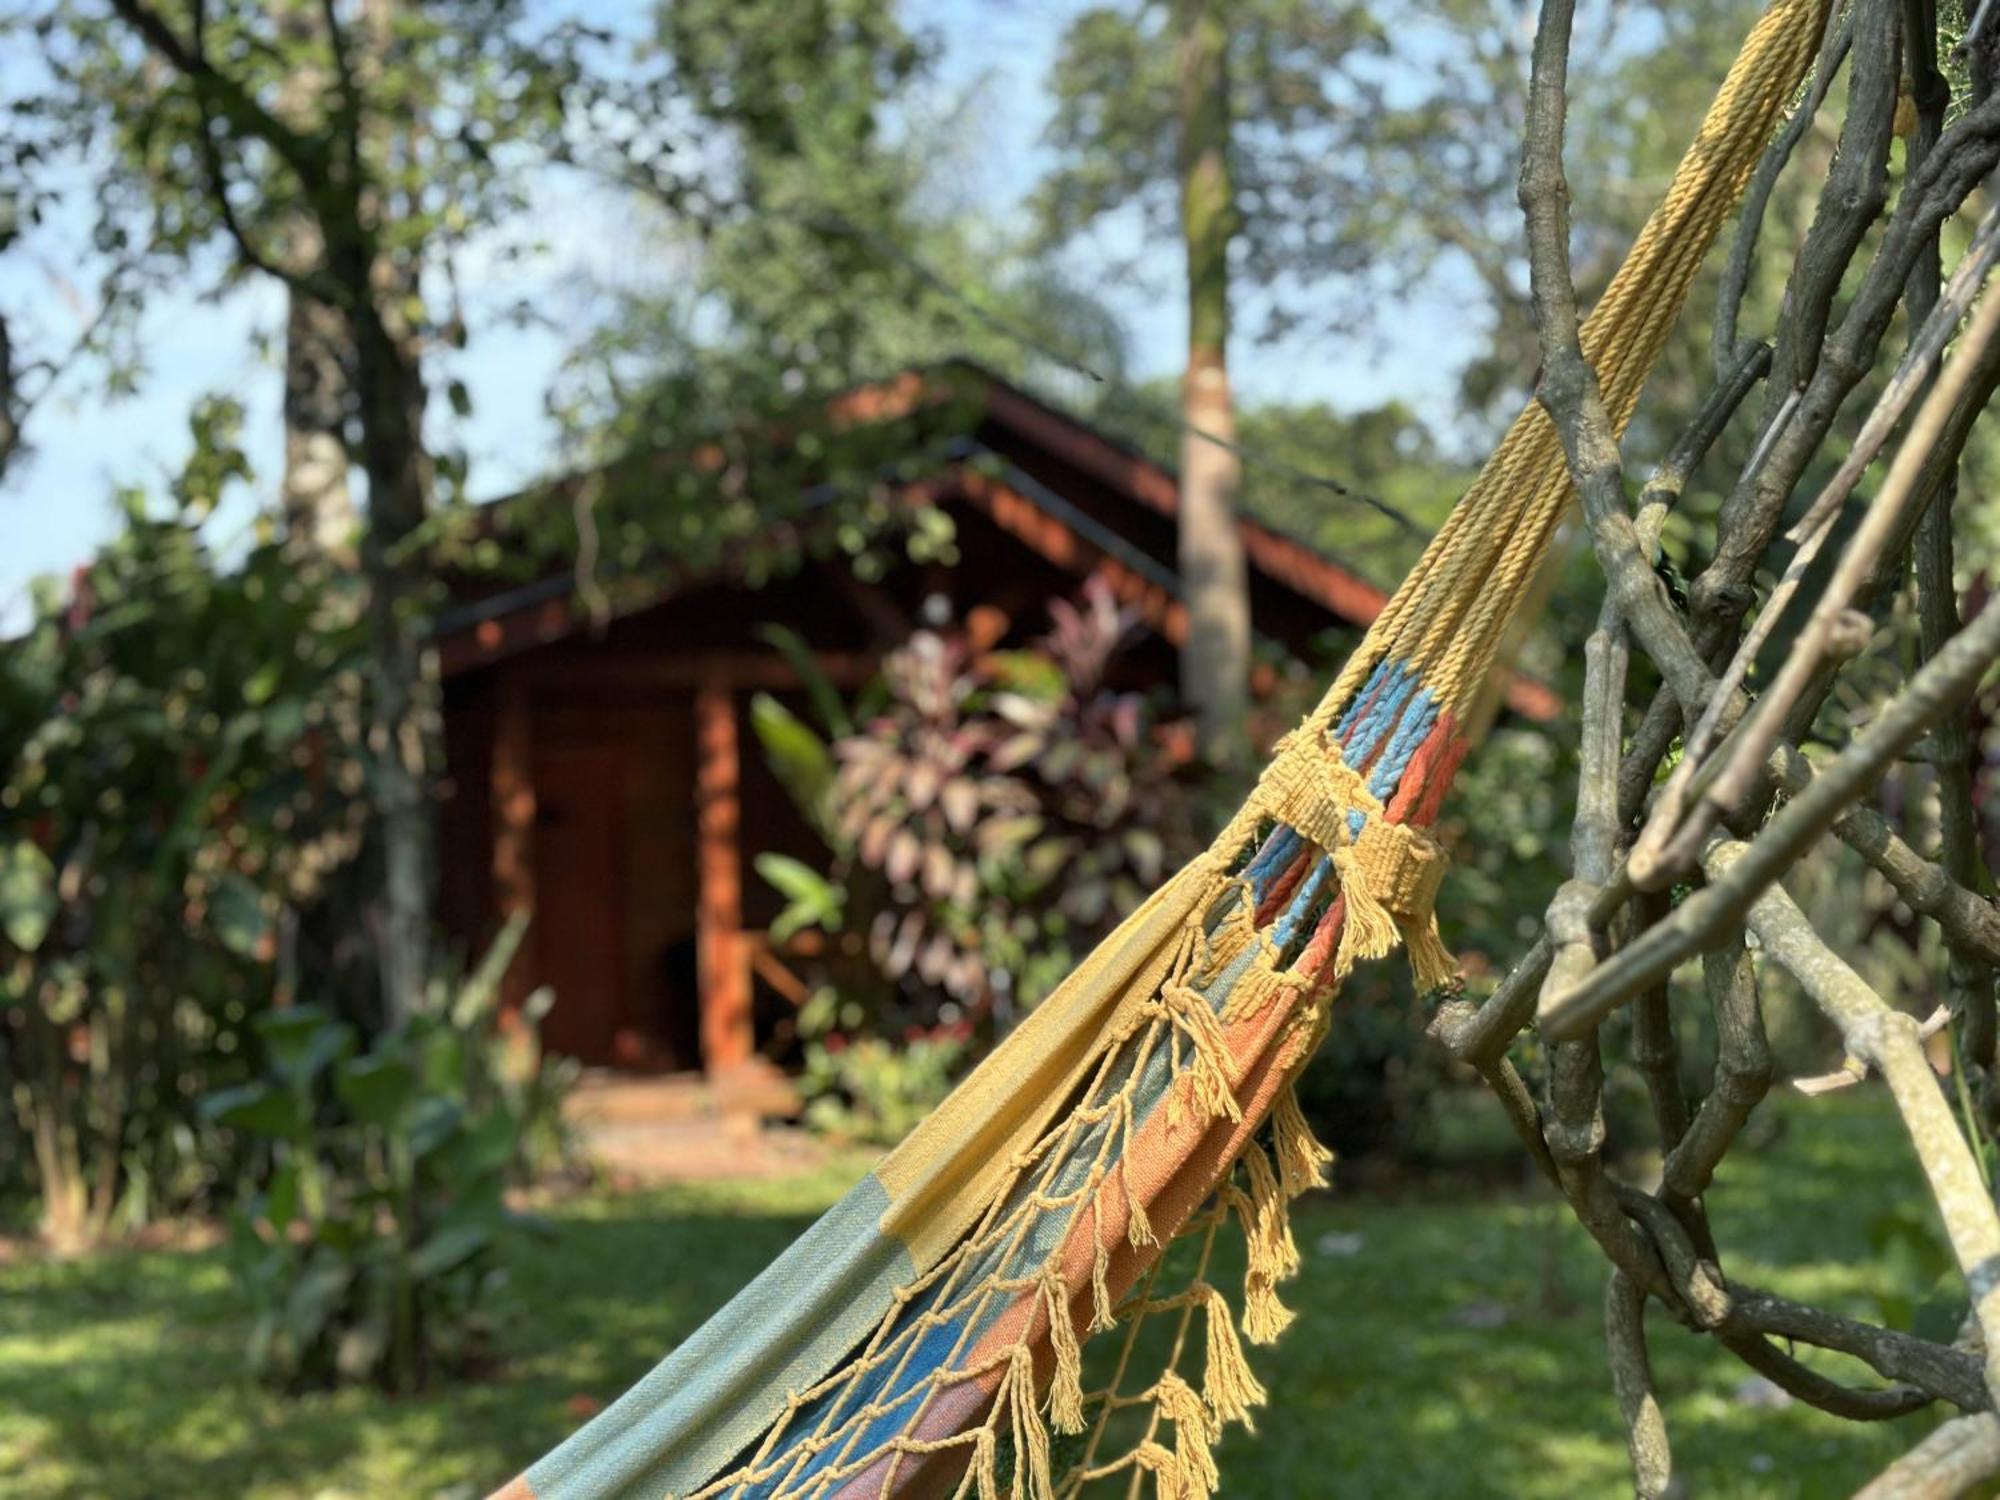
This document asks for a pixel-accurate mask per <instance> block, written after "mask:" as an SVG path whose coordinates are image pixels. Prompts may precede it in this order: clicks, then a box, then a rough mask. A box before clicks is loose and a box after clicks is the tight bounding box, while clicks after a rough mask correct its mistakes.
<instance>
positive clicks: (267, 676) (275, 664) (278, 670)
mask: <svg viewBox="0 0 2000 1500" xmlns="http://www.w3.org/2000/svg"><path fill="white" fill-rule="evenodd" d="M284 680H285V664H284V663H283V662H282V661H279V660H278V659H277V658H275V657H273V658H272V659H271V660H270V661H267V662H265V663H264V665H263V666H261V667H259V668H258V669H257V670H256V671H254V672H252V673H251V674H250V675H249V676H248V677H246V678H245V679H244V680H243V701H244V702H245V703H247V704H249V705H250V706H251V707H252V708H262V707H263V706H264V705H265V704H266V703H269V702H270V701H271V696H272V694H274V693H276V692H277V691H278V684H279V683H281V682H283V681H284Z"/></svg>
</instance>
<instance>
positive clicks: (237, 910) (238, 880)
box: [208, 872, 271, 958]
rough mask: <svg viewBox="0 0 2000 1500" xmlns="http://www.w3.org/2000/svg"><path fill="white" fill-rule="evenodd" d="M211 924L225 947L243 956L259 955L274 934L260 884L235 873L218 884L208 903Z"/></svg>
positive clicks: (224, 877)
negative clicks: (253, 883) (260, 890)
mask: <svg viewBox="0 0 2000 1500" xmlns="http://www.w3.org/2000/svg"><path fill="white" fill-rule="evenodd" d="M208 922H209V926H211V927H212V928H214V929H215V935H216V936H217V937H218V938H220V939H221V940H222V946H223V947H225V948H227V949H228V950H229V951H230V952H231V953H234V954H236V955H237V956H238V957H239V958H259V957H260V956H261V955H262V953H263V951H264V949H265V947H266V944H267V943H268V942H269V939H270V936H271V917H270V914H269V913H268V912H267V911H265V909H264V897H263V895H262V893H261V892H259V891H258V889H257V887H256V886H254V885H252V884H251V883H250V882H249V881H247V880H245V879H244V878H243V877H242V876H241V875H237V874H235V873H233V872H232V873H230V874H225V875H224V876H223V877H222V878H221V879H220V880H218V881H216V883H215V894H214V896H212V897H211V898H210V899H209V903H208Z"/></svg>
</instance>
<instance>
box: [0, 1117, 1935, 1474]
mask: <svg viewBox="0 0 2000 1500" xmlns="http://www.w3.org/2000/svg"><path fill="white" fill-rule="evenodd" d="M1863 1092H1864V1093H1865V1091H1863ZM1767 1117H1768V1119H1769V1120H1770V1121H1771V1122H1773V1123H1774V1124H1775V1125H1776V1127H1777V1128H1776V1129H1775V1130H1772V1129H1770V1128H1768V1127H1765V1128H1764V1132H1763V1134H1762V1135H1761V1136H1758V1137H1755V1138H1753V1141H1752V1142H1751V1145H1752V1146H1753V1147H1754V1149H1751V1150H1747V1151H1746V1152H1744V1153H1743V1154H1742V1155H1741V1157H1740V1159H1737V1160H1733V1161H1732V1162H1731V1163H1730V1165H1729V1167H1728V1169H1727V1170H1726V1172H1725V1174H1724V1177H1723V1179H1722V1181H1721V1183H1720V1184H1719V1186H1718V1189H1717V1191H1716V1192H1715V1193H1714V1194H1713V1195H1712V1198H1711V1207H1712V1211H1713V1213H1714V1215H1715V1219H1716V1222H1717V1225H1718V1231H1719V1235H1720V1238H1721V1240H1722V1243H1723V1245H1724V1250H1725V1255H1726V1256H1727V1257H1728V1261H1727V1269H1728V1270H1729V1271H1730V1273H1731V1274H1733V1275H1736V1276H1739V1277H1744V1278H1747V1279H1752V1280H1757V1281H1759V1282H1762V1283H1765V1284H1768V1285H1771V1286H1774V1287H1776V1288H1777V1289H1778V1290H1781V1291H1786V1292H1790V1293H1792V1294H1794V1295H1799V1296H1807V1297H1811V1298H1814V1299H1818V1300H1822V1301H1824V1302H1826V1303H1827V1304H1828V1305H1830V1306H1832V1307H1834V1308H1835V1309H1836V1310H1839V1311H1844V1312H1849V1313H1854V1314H1858V1315H1862V1316H1879V1313H1880V1308H1881V1306H1882V1305H1884V1303H1885V1302H1887V1303H1889V1304H1890V1305H1894V1304H1896V1303H1898V1302H1902V1303H1911V1302H1915V1301H1918V1300H1921V1299H1922V1298H1923V1297H1924V1296H1925V1295H1926V1294H1927V1293H1928V1291H1929V1290H1930V1288H1929V1285H1928V1275H1927V1273H1926V1272H1925V1271H1924V1270H1923V1268H1922V1267H1921V1266H1920V1265H1918V1264H1916V1263H1913V1262H1911V1261H1910V1260H1909V1259H1908V1258H1907V1257H1905V1258H1900V1259H1891V1260H1888V1261H1884V1260H1882V1259H1881V1258H1880V1257H1878V1256H1876V1255H1875V1254H1874V1253H1873V1251H1872V1249H1871V1242H1870V1233H1871V1227H1872V1226H1874V1225H1875V1224H1877V1223H1878V1222H1879V1221H1880V1220H1881V1219H1882V1218H1883V1217H1884V1216H1885V1215H1889V1214H1903V1215H1905V1216H1907V1215H1910V1214H1915V1215H1917V1216H1919V1217H1920V1218H1921V1217H1922V1215H1923V1214H1924V1212H1925V1211H1924V1209H1923V1207H1922V1190H1921V1187H1920V1184H1919V1180H1918V1178H1917V1177H1916V1175H1915V1173H1914V1171H1913V1170H1912V1166H1911V1162H1910V1160H1909V1157H1908V1151H1907V1147H1906V1146H1905V1145H1904V1143H1903V1142H1902V1140H1901V1139H1900V1136H1899V1134H1898V1132H1897V1130H1896V1127H1895V1125H1894V1121H1893V1118H1892V1117H1891V1116H1889V1115H1887V1114H1886V1113H1885V1111H1884V1110H1883V1108H1882V1103H1881V1101H1880V1100H1879V1099H1875V1098H1869V1097H1864V1096H1863V1094H1857V1095H1853V1096H1848V1097H1845V1098H1841V1099H1836V1100H1829V1101H1820V1102H1818V1103H1816V1104H1813V1105H1810V1106H1803V1105H1799V1104H1797V1103H1791V1104H1787V1105H1785V1106H1783V1107H1781V1108H1780V1109H1778V1110H1776V1111H1767ZM1762 1123H1763V1121H1762V1119H1760V1125H1762ZM864 1165H865V1163H864V1162H861V1161H859V1160H855V1159H847V1160H844V1161H843V1162H841V1163H840V1164H838V1165H836V1166H833V1167H829V1168H827V1169H825V1170H822V1171H820V1172H818V1173H816V1174H814V1175H811V1176H808V1177H804V1178H796V1179H790V1180H786V1181H781V1182H758V1181H746V1182H734V1183H726V1184H715V1185H700V1186H686V1187H677V1188H672V1189H662V1190H658V1191H653V1192H647V1193H643V1194H635V1195H627V1196H622V1197H612V1196H592V1197H586V1198H583V1199H579V1200H577V1201H575V1202H572V1203H568V1204H565V1205H562V1206H561V1207H559V1208H558V1209H556V1210H554V1211H553V1212H552V1213H551V1214H550V1215H549V1224H550V1228H549V1232H548V1234H547V1235H546V1236H545V1237H541V1238H537V1239H532V1240H529V1241H527V1242H525V1243H523V1244H522V1245H521V1246H520V1248H519V1251H518V1253H517V1255H516V1257H515V1272H514V1279H513V1284H512V1303H513V1307H512V1311H511V1314H510V1316H509V1318H508V1321H507V1323H506V1325H505V1326H504V1328H503V1330H502V1345H503V1349H504V1351H505V1355H506V1359H505V1363H504V1366H503V1368H502V1369H501V1370H500V1372H499V1373H498V1374H497V1375H495V1376H494V1377H493V1378H492V1379H490V1380H487V1381H484V1382H482V1383H478V1384H474V1385H467V1386H460V1387H457V1388H454V1389H451V1390H447V1391H443V1392H440V1393H437V1394H435V1395H429V1396H424V1397H420V1398H415V1399H408V1400H389V1399H386V1398H383V1397H379V1396H374V1395H371V1394H367V1393H361V1392H343V1393H340V1394H337V1395H331V1396H318V1397H309V1398H305V1399H301V1400H287V1399H284V1398H281V1397H278V1396H274V1395H271V1394H269V1393H265V1392H262V1391H259V1390H257V1389H256V1388H255V1387H254V1386H252V1385H250V1384H249V1383H248V1382H247V1381H246V1380H245V1378H244V1376H243V1374H242V1370H241V1365H240V1361H239V1358H238V1347H239V1343H240V1340H241V1337H242V1332H243V1330H242V1326H241V1323H240V1320H239V1318H238V1315H237V1314H236V1312H235V1309H234V1307H233V1305H232V1300H231V1296H230V1287H229V1281H228V1277H227V1273H226V1271H225V1269H224V1267H223V1265H222V1263H221V1260H220V1258H219V1256H218V1255H216V1254H214V1253H212V1252H211V1253H198V1254H153V1255H141V1254H134V1253H124V1252H121V1253H114V1254H107V1255H103V1256H99V1257H95V1258H92V1259H89V1260H86V1261H81V1262H75V1263H68V1264H60V1263H50V1262H41V1263H31V1264H22V1265H16V1266H12V1267H9V1268H6V1269H0V1496H5V1497H14V1496H22V1497H26V1496H34V1497H37V1500H42V1497H47V1500H58V1497H65V1500H85V1497H88V1500H99V1497H102V1500H142V1497H144V1500H164V1497H172V1496H189V1497H194V1496H200V1497H204V1500H207V1497H212V1496H215V1495H218V1494H225V1495H232V1496H235V1495H241V1496H246V1497H277V1496H287V1497H322V1500H333V1497H346V1496H352V1497H361V1496H370V1497H374V1496H391V1495H393V1496H445V1495H448V1496H463V1497H478V1496H481V1495H483V1494H484V1493H485V1492H486V1490H487V1489H488V1488H489V1487H490V1486H492V1485H493V1484H495V1483H497V1482H498V1481H499V1480H501V1479H504V1478H505V1477H507V1476H508V1475H509V1474H510V1473H511V1472H513V1471H514V1470H515V1469H517V1468H519V1467H520V1466H521V1465H522V1464H523V1463H524V1462H526V1461H527V1460H529V1459H532V1458H533V1457H535V1456H536V1455H537V1454H539V1453H540V1452H541V1451H543V1450H544V1449H545V1448H547V1447H548V1446H549V1445H550V1444H551V1443H553V1442H554V1441H556V1440H557V1439H558V1438H560V1437H561V1436H562V1435H563V1434H564V1433H566V1432H567V1431H569V1430H570V1429H571V1428H572V1427H573V1426H574V1425H575V1424H576V1422H577V1421H578V1420H579V1414H580V1413H581V1412H582V1411H584V1410H585V1409H587V1407H588V1406H589V1405H590V1404H591V1403H594V1402H599V1401H602V1400H606V1399H608V1398H610V1397H612V1396H614V1395H616V1394H617V1392H618V1391H619V1390H620V1389H621V1388H622V1387H623V1386H624V1385H625V1384H626V1383H628V1382H629V1381H630V1380H631V1379H633V1378H634V1377H635V1376H637V1375H638V1374H640V1373H641V1372H642V1371H644V1370H645V1369H646V1368H647V1367H648V1366H649V1365H650V1364H651V1363H652V1362H653V1361H654V1360H655V1359H657V1358H658V1357H659V1355H660V1353H661V1352H662V1351H664V1350H665V1349H667V1348H669V1347H671V1345H672V1344H673V1342H674V1341H675V1340H677V1339H680V1338H683V1337H685V1336H686V1335H687V1334H688V1333H689V1332H691V1331H692V1330H693V1329H694V1328H695V1327H697V1326H698V1325H699V1324H700V1322H701V1321H702V1319H703V1318H704V1317H706V1316H707V1314H708V1313H710V1312H711V1311H713V1310H714V1309H715V1308H716V1307H717V1306H719V1305H720V1304H721V1303H722V1302H724V1301H725V1300H727V1298H728V1297H729V1296H730V1295H731V1294H732V1293H733V1292H734V1291H735V1290H736V1289H737V1287H738V1286H740V1285H741V1283H742V1282H743V1281H744V1280H745V1279H747V1278H748V1277H749V1276H750V1275H752V1274H753V1273H754V1272H755V1271H756V1270H757V1269H758V1268H759V1267H760V1266H761V1265H762V1264H763V1263H764V1262H765V1261H766V1260H768V1259H769V1258H770V1257H771V1256H772V1255H774V1254H775V1253H776V1252H777V1251H779V1250H780V1249H782V1248H783V1247H784V1245H785V1244H786V1243H787V1242H788V1241H789V1240H790V1239H791V1238H792V1236H793V1235H795V1234H796V1233H797V1232H798V1231H799V1230H800V1229H801V1228H803V1227H804V1225H805V1224H806V1223H807V1222H808V1221H809V1220H810V1218H811V1216H812V1215H813V1214H814V1213H815V1212H817V1211H818V1210H819V1209H820V1208H822V1207H824V1206H825V1205H826V1204H827V1203H829V1202H831V1201H832V1200H833V1199H834V1198H835V1197H836V1196H837V1195H838V1194H839V1192H840V1191H841V1189H842V1188H843V1187H844V1186H845V1184H846V1183H847V1182H848V1181H849V1180H851V1178H852V1176H853V1174H854V1173H855V1172H857V1171H858V1170H860V1169H861V1168H862V1166H864ZM1297 1233H1298V1239H1299V1242H1300V1246H1301V1248H1302V1250H1303V1251H1304V1253H1305V1257H1306V1261H1307V1269H1306V1271H1305V1274H1304V1275H1303V1276H1302V1278H1301V1279H1300V1280H1299V1281H1297V1282H1295V1283H1293V1284H1292V1286H1291V1287H1290V1288H1289V1289H1288V1292H1289V1297H1288V1300H1289V1301H1290V1302H1291V1303H1292V1305H1293V1306H1294V1307H1295V1308H1296V1309H1297V1310H1298V1311H1299V1313H1300V1320H1299V1323H1298V1324H1297V1325H1296V1326H1295V1327H1294V1328H1293V1330H1292V1331H1291V1332H1290V1333H1289V1334H1288V1335H1287V1336H1286V1338H1285V1340H1284V1341H1283V1342H1282V1343H1281V1344H1280V1345H1279V1346H1278V1347H1277V1348H1275V1349H1270V1350H1255V1351H1253V1352H1252V1357H1253V1360H1254V1362H1255V1364H1256V1366H1257V1369H1258V1372H1259V1374H1260V1376H1261V1377H1262V1378H1263V1380H1264V1381H1265V1383H1266V1384H1267V1385H1268V1386H1270V1387H1271V1389H1272V1392H1273V1395H1274V1401H1273V1404H1272V1406H1271V1407H1270V1409H1269V1410H1268V1411H1266V1412H1265V1413H1263V1414H1262V1415H1260V1417H1259V1419H1258V1424H1257V1431H1256V1434H1255V1435H1254V1436H1253V1435H1249V1434H1245V1433H1241V1432H1237V1433H1234V1434H1232V1435H1231V1436H1230V1437H1229V1438H1228V1439H1227V1440H1226V1442H1225V1444H1224V1447H1223V1454H1222V1467H1223V1473H1224V1476H1225V1488H1224V1493H1225V1494H1227V1495H1229V1496H1231V1497H1238V1496H1241V1497H1246V1500H1259V1497H1269V1500H1277V1497H1287V1500H1290V1497H1301V1496H1313V1497H1317V1496H1325V1495H1336V1494H1337V1495H1354V1496H1368V1497H1399V1496H1407V1497H1417V1496H1425V1497H1429V1496H1439V1495H1450V1496H1455V1497H1458V1496H1469V1497H1486V1496H1491V1497H1496V1500H1497V1497H1501V1496H1531V1497H1548V1500H1557V1497H1563V1500H1568V1497H1573V1496H1580V1495H1581V1496H1596V1495H1604V1496H1611V1495H1618V1494H1627V1493H1629V1492H1630V1491H1629V1488H1628V1485H1629V1481H1628V1480H1627V1477H1626V1471H1625V1459H1624V1444H1623V1438H1622V1435H1621V1432H1620V1430H1619V1427H1618V1421H1617V1414H1616V1411H1615V1408H1614V1407H1613V1405H1612V1401H1611V1396H1610V1393H1609V1389H1608V1385H1607V1382H1606V1379H1605V1376H1604V1359H1603V1352H1602V1348H1601V1345H1600V1343H1599V1325H1598V1316H1599V1314H1598V1309H1599V1298H1600V1295H1601V1292H1602V1288H1603V1274H1602V1265H1601V1262H1600V1261H1599V1260H1598V1258H1597V1256H1596V1254H1595V1251H1594V1250H1593V1249H1592V1247H1591V1246H1590V1245H1589V1244H1588V1242H1587V1241H1586V1240H1585V1238H1584V1236H1583V1235H1582V1233H1581V1231H1580V1230H1578V1229H1577V1228H1576V1227H1575V1226H1574V1225H1573V1224H1572V1223H1571V1222H1570V1221H1569V1219H1568V1217H1567V1215H1566V1213H1564V1212H1563V1211H1562V1210H1561V1209H1559V1208H1558V1207H1557V1206H1556V1205H1555V1204H1554V1203H1553V1202H1552V1201H1550V1200H1549V1198H1548V1197H1547V1195H1546V1194H1544V1193H1541V1192H1539V1191H1527V1192H1522V1193H1502V1194H1494V1193H1490V1192H1488V1193H1481V1194H1472V1193H1469V1192H1463V1191H1457V1190H1445V1189H1440V1188H1430V1189H1426V1190H1423V1191H1421V1192H1416V1193H1413V1194H1410V1195H1408V1196H1404V1197H1401V1198H1398V1199H1394V1200H1391V1199H1384V1198H1380V1197H1371V1198H1360V1197H1348V1198H1343V1197H1341V1196H1339V1195H1338V1194H1337V1193H1336V1194H1334V1195H1332V1196H1329V1197H1327V1198H1324V1199H1321V1200H1317V1201H1315V1202H1312V1203H1309V1204H1305V1205H1302V1206H1301V1207H1300V1209H1299V1211H1298V1216H1297ZM1239 1264H1240V1262H1237V1261H1235V1260H1234V1259H1233V1258H1231V1257H1230V1255H1229V1254H1228V1253H1227V1252H1225V1253H1224V1256H1223V1261H1222V1263H1221V1264H1220V1265H1219V1266H1218V1268H1217V1271H1216V1273H1215V1274H1216V1279H1218V1280H1219V1281H1220V1282H1221V1284H1223V1285H1224V1286H1230V1285H1231V1284H1232V1283H1233V1282H1234V1280H1235V1278H1236V1275H1237V1267H1238V1265H1239ZM1650 1327H1651V1331H1652V1337H1653V1353H1654V1362H1655V1368H1656V1372H1657V1374H1658V1377H1659V1382H1660V1387H1661V1394H1662V1396H1663V1398H1664V1400H1665V1401H1666V1404H1667V1411H1668V1416H1669V1420H1670V1424H1671V1427H1672V1432H1673V1436H1674V1439H1675V1446H1676V1454H1677V1458H1678V1460H1679V1467H1680V1469H1681V1471H1682V1473H1683V1474H1684V1475H1685V1476H1686V1477H1687V1479H1688V1481H1689V1483H1690V1486H1691V1491H1692V1493H1694V1494H1696V1495H1700V1496H1703V1497H1714V1496H1745V1497H1748V1496H1759V1497H1762V1496H1820V1495H1825V1496H1837V1495H1846V1494H1849V1493H1851V1492H1852V1490H1853V1489H1854V1488H1855V1486H1856V1485H1858V1484H1859V1483H1860V1482H1861V1481H1862V1480H1863V1479H1864V1478H1865V1477H1867V1475H1869V1474H1870V1473H1871V1472H1873V1471H1874V1470H1875V1469H1876V1468H1878V1467H1879V1466H1880V1465H1881V1464H1882V1463H1883V1462H1885V1461H1886V1460H1887V1459H1888V1458H1889V1457H1890V1456H1892V1455H1893V1454H1894V1453H1896V1452H1898V1451H1900V1450H1901V1449H1902V1448H1904V1447H1906V1446H1907V1445H1908V1443H1909V1442H1910V1441H1911V1440H1912V1438H1913V1436H1914V1435H1915V1434H1916V1433H1919V1432H1921V1431H1922V1430H1924V1428H1925V1427H1926V1426H1927V1425H1928V1424H1929V1423H1930V1422H1932V1421H1934V1420H1935V1417H1926V1416H1919V1417H1915V1418H1911V1419H1906V1420H1905V1421H1904V1422H1902V1423H1897V1424H1892V1425H1891V1426H1889V1427H1887V1428H1883V1427H1874V1428H1864V1427H1857V1426H1853V1425H1851V1424H1847V1423H1842V1422H1838V1421H1835V1420H1833V1419H1832V1418H1828V1417H1824V1416H1820V1415H1819V1414H1817V1413H1814V1412H1812V1411H1809V1410H1807V1409H1804V1408H1802V1407H1799V1406H1797V1405H1791V1406H1780V1407H1776V1408H1774V1407H1772V1406H1771V1405H1769V1404H1768V1403H1769V1394H1768V1392H1766V1391H1764V1390H1762V1388H1760V1387H1759V1386H1757V1385H1756V1384H1755V1383H1754V1382H1751V1381H1750V1379H1749V1376H1748V1372H1747V1371H1746V1370H1744V1369H1743V1368H1742V1367H1741V1366H1740V1365H1738V1364H1736V1363H1735V1362H1734V1361H1733V1360H1731V1359H1729V1358H1728V1357H1726V1356H1725V1355H1723V1354H1722V1353H1721V1352H1720V1351H1719V1350H1717V1349H1715V1348H1714V1347H1712V1346H1711V1345H1710V1344H1708V1343H1707V1342H1706V1341H1704V1340H1701V1339H1699V1338H1697V1337H1696V1336H1694V1335H1692V1334H1689V1333H1687V1332H1685V1331H1684V1330H1682V1329H1680V1328H1678V1327H1676V1326H1675V1325H1673V1324H1672V1323H1671V1322H1670V1321H1668V1320H1667V1319H1665V1318H1664V1317H1659V1316H1655V1317H1654V1318H1653V1319H1652V1320H1651V1323H1650ZM1843 1373H1846V1374H1849V1375H1850V1376H1855V1377H1856V1378H1858V1376H1857V1375H1856V1372H1853V1371H1845V1372H1843Z"/></svg>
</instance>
